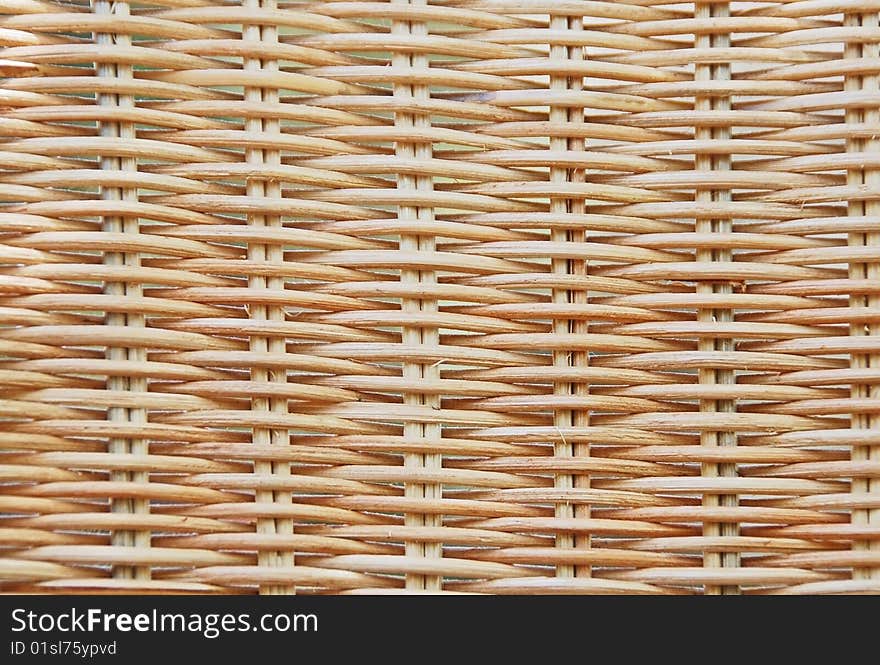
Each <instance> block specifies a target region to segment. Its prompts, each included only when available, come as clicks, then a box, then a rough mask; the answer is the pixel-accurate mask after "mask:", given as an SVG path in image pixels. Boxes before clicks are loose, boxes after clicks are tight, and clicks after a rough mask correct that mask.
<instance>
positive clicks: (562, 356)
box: [550, 15, 583, 577]
mask: <svg viewBox="0 0 880 665" xmlns="http://www.w3.org/2000/svg"><path fill="white" fill-rule="evenodd" d="M579 26H580V22H577V23H573V22H572V21H571V20H570V19H569V17H567V16H557V15H551V17H550V29H551V30H554V31H558V30H570V29H574V28H577V27H579ZM574 50H580V49H579V48H578V47H569V46H567V45H565V44H551V45H550V59H551V60H556V61H563V62H567V61H568V60H569V59H570V58H571V56H572V51H574ZM569 89H571V87H570V79H569V76H568V74H567V73H564V74H554V75H552V76H551V77H550V90H551V91H554V92H555V91H563V90H569ZM574 114H575V111H574V109H571V110H570V109H569V108H568V107H567V106H565V105H562V106H558V105H555V106H551V108H550V122H551V123H552V124H566V123H568V122H570V121H574V119H575V118H574ZM569 147H570V144H569V139H568V138H567V137H565V136H554V137H552V138H551V139H550V150H551V151H552V152H557V151H566V150H568V149H569ZM571 179H572V173H571V171H570V170H569V169H568V168H567V167H564V166H551V167H550V181H551V182H553V183H567V182H571ZM550 212H551V213H553V214H554V215H559V216H560V217H565V216H566V215H567V214H569V213H570V212H572V201H571V200H570V199H567V198H564V197H553V198H552V199H551V201H550ZM573 239H574V238H573V236H572V232H571V231H569V230H566V229H563V228H558V227H554V228H553V229H552V230H551V231H550V240H551V242H554V243H564V242H570V241H572V240H573ZM574 263H575V262H574V261H570V260H569V259H564V258H554V259H552V260H551V269H552V271H553V273H554V274H560V275H568V274H571V273H572V269H573V267H574V266H573V264H574ZM575 293H578V292H576V291H571V290H569V289H553V296H552V297H553V302H554V303H555V304H560V305H567V304H569V303H571V302H573V301H574V297H575V296H574V294H575ZM575 325H576V324H575V322H574V321H573V320H570V319H564V318H559V317H556V318H554V320H553V334H554V335H568V334H570V333H572V332H574V329H575V328H574V327H575ZM576 355H577V356H580V355H583V354H581V353H578V354H575V353H574V352H572V353H569V352H567V351H565V350H557V351H553V366H554V367H557V368H565V367H570V366H572V365H574V364H575V363H576V362H577V360H578V358H576V357H575V356H576ZM576 391H577V389H576V387H575V385H574V384H573V383H571V382H570V381H556V382H554V384H553V393H554V395H559V396H565V397H568V396H571V395H572V394H575V393H576ZM553 422H554V425H555V426H556V428H557V429H558V430H559V432H560V435H559V438H558V440H557V441H556V443H555V444H554V450H553V454H554V456H556V457H571V456H572V454H573V453H574V450H573V447H572V444H571V443H569V442H568V441H566V440H565V436H564V435H563V434H562V432H563V431H564V430H565V429H568V428H570V427H571V426H572V425H573V424H574V422H575V412H574V411H573V410H572V409H570V408H562V409H559V408H557V409H556V412H555V414H554V417H553ZM554 480H555V486H556V488H557V489H562V490H569V489H572V488H573V487H574V483H575V481H574V476H573V475H572V474H570V473H565V474H556V477H555V479H554ZM555 515H556V518H557V519H570V518H572V517H574V515H575V510H574V507H573V505H572V504H571V503H568V502H559V503H557V504H556V509H555ZM574 545H575V539H574V537H573V536H572V535H571V534H569V533H557V534H556V547H558V548H561V549H571V548H572V547H574ZM574 575H575V568H574V566H572V565H571V564H560V565H557V566H556V576H557V577H574Z"/></svg>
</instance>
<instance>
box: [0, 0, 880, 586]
mask: <svg viewBox="0 0 880 665" xmlns="http://www.w3.org/2000/svg"><path fill="white" fill-rule="evenodd" d="M878 9H880V4H878V3H877V2H876V1H874V0H795V1H782V2H776V1H769V2H726V1H717V2H716V1H712V2H700V3H697V4H685V3H671V2H667V1H666V0H624V1H622V2H619V1H615V2H610V1H608V2H604V1H574V0H509V1H508V0H430V1H426V0H392V1H391V2H336V1H328V2H320V1H314V2H282V1H277V2H276V0H242V1H241V2H238V1H234V0H230V1H223V0H216V1H214V0H150V1H149V2H128V3H127V2H109V1H107V0H94V1H93V2H92V3H91V4H90V3H89V2H87V1H85V0H70V1H68V2H54V1H50V0H0V75H2V76H3V77H4V78H3V80H2V84H0V514H2V518H0V590H2V591H10V592H28V593H30V592H45V593H77V592H85V593H96V592H98V593H103V592H108V593H118V592H134V593H148V592H155V593H215V592H220V593H257V592H259V593H293V592H296V593H419V592H422V593H425V592H428V593H433V592H453V593H460V592H477V593H492V594H495V593H506V594H509V593H626V594H629V593H639V594H641V593H647V594H670V593H671V594H681V593H685V594H694V593H696V594H703V593H707V594H717V593H757V594H762V593H773V594H775V593H786V594H788V593H794V594H805V593H857V592H873V593H878V592H880V86H878V82H880V53H878V44H880V27H878Z"/></svg>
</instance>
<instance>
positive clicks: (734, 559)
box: [694, 3, 739, 594]
mask: <svg viewBox="0 0 880 665" xmlns="http://www.w3.org/2000/svg"><path fill="white" fill-rule="evenodd" d="M729 15H730V7H729V5H728V4H727V3H723V4H722V3H711V4H709V3H700V4H697V5H696V7H695V16H696V18H697V19H707V18H716V17H717V18H721V17H726V16H729ZM729 45H730V36H729V34H722V33H714V34H712V35H707V34H700V35H697V37H696V46H697V48H712V47H715V48H727V47H729ZM695 76H696V80H697V81H719V80H728V79H730V65H729V64H727V63H721V64H697V65H696V70H695ZM695 108H696V110H697V111H706V110H712V109H714V110H721V111H726V110H729V109H730V99H729V98H726V97H712V96H698V97H697V99H696V100H695ZM730 136H731V131H730V128H729V127H714V128H709V127H697V128H696V129H695V136H694V138H695V139H696V140H698V141H699V140H706V139H719V140H724V139H729V138H730ZM695 162H696V169H697V170H698V171H726V170H729V169H730V158H729V156H727V155H712V154H706V153H701V154H698V155H697V156H696V158H695ZM696 200H697V202H699V203H704V204H710V203H711V202H723V201H729V200H730V191H729V190H717V189H706V190H699V191H697V193H696ZM731 228H732V224H731V220H730V219H717V220H711V219H705V218H698V219H697V221H696V231H697V233H730V232H731ZM696 259H697V261H700V262H713V261H722V262H729V261H731V259H732V256H731V252H730V250H727V249H698V250H697V252H696ZM731 292H732V287H731V285H730V284H711V283H707V282H700V283H698V284H697V293H723V294H729V293H731ZM732 319H733V313H732V312H731V310H729V309H707V308H702V309H700V310H699V312H698V320H699V321H700V322H706V323H711V322H718V323H723V322H729V321H731V320H732ZM734 348H735V347H734V343H733V340H731V339H729V338H718V339H713V338H711V337H700V341H699V349H700V351H706V352H709V351H732V350H734ZM699 381H700V384H705V385H713V384H732V383H735V382H736V376H735V374H734V372H733V371H732V370H719V369H711V368H705V369H700V370H699ZM735 410H736V402H735V400H732V399H724V400H713V399H701V400H700V411H701V412H704V413H731V412H733V411H735ZM700 444H701V445H703V446H707V447H716V446H736V434H735V433H734V432H724V431H705V432H703V433H701V435H700ZM736 473H737V471H736V464H715V463H711V464H703V465H702V475H703V476H706V477H710V478H714V477H732V476H736ZM736 504H737V497H736V496H735V495H730V494H724V495H721V496H719V495H714V494H707V495H704V497H703V505H704V506H705V507H707V508H709V507H718V506H724V507H732V506H735V505H736ZM738 533H739V528H738V526H737V524H735V523H729V522H725V523H721V524H719V523H714V522H707V523H705V524H704V525H703V535H704V536H705V537H709V538H711V537H717V536H736V535H737V534H738ZM703 566H704V567H706V568H737V567H738V566H739V555H738V554H737V553H736V552H723V553H721V552H704V555H703ZM705 592H706V593H707V594H735V593H739V587H738V586H736V585H712V584H707V585H706V587H705Z"/></svg>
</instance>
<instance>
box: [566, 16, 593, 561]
mask: <svg viewBox="0 0 880 665" xmlns="http://www.w3.org/2000/svg"><path fill="white" fill-rule="evenodd" d="M583 23H584V21H583V18H581V17H580V16H572V17H570V18H569V28H570V29H571V30H573V31H575V32H579V31H581V30H583ZM568 57H569V60H573V61H575V62H579V61H583V59H584V49H583V47H582V46H572V47H570V49H569V53H568ZM568 87H569V89H570V90H582V89H583V87H584V83H583V76H575V77H572V78H570V79H569V84H568ZM568 120H569V122H570V123H572V124H573V125H580V124H583V122H584V109H583V108H582V107H573V108H570V109H569V111H568ZM585 148H586V145H585V140H584V139H583V138H570V139H569V140H568V149H569V150H570V151H572V152H583V151H584V150H585ZM570 178H571V181H572V182H585V180H586V174H585V173H584V170H583V169H572V171H571V176H570ZM569 209H570V211H571V212H572V214H574V215H583V214H584V212H585V211H586V205H585V202H584V199H575V200H572V201H571V202H570V203H569ZM568 236H569V238H570V239H571V240H572V241H573V242H584V241H586V239H587V234H586V232H585V231H584V230H583V229H574V230H571V231H569V232H568ZM569 265H570V267H571V271H572V272H573V273H574V274H576V275H581V276H586V274H587V272H588V268H587V262H586V261H584V260H571V261H569ZM571 301H572V303H574V304H577V305H581V306H584V307H586V306H587V304H588V302H589V300H588V293H587V292H586V291H584V290H581V289H578V290H577V291H574V292H573V293H572V295H571ZM571 329H572V331H573V332H575V333H578V334H584V333H587V332H589V322H588V321H587V320H586V319H583V318H578V319H576V320H575V321H573V322H572V324H571ZM572 364H573V365H574V366H575V367H586V366H588V365H589V364H590V354H589V352H588V351H575V352H574V353H573V354H572ZM573 392H574V394H575V395H577V396H585V395H587V394H589V392H590V386H589V384H588V383H581V382H578V383H575V384H574V388H573ZM572 425H574V427H576V428H582V427H589V425H590V412H589V411H588V410H587V409H577V410H575V411H574V413H573V415H572ZM573 448H574V450H573V452H574V456H575V457H589V456H590V444H589V443H584V442H578V443H575V444H574V446H573ZM574 486H575V488H578V489H588V488H589V487H590V477H589V476H588V475H586V474H578V475H576V476H575V477H574ZM591 512H592V511H591V510H590V506H589V504H586V503H578V504H576V505H575V507H574V516H575V517H576V518H578V519H589V518H590V516H591ZM574 545H575V547H576V548H578V549H589V548H590V547H591V546H592V538H591V536H590V534H588V533H585V534H578V535H576V536H575V541H574ZM574 574H575V577H590V576H591V575H592V568H591V567H590V566H588V565H580V566H575V569H574Z"/></svg>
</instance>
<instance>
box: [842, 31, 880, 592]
mask: <svg viewBox="0 0 880 665" xmlns="http://www.w3.org/2000/svg"><path fill="white" fill-rule="evenodd" d="M845 24H846V25H847V26H853V27H854V26H862V27H865V28H872V29H874V30H876V29H877V25H878V15H877V14H876V13H874V14H864V15H861V16H858V15H847V16H846V19H845ZM878 50H880V49H878V44H877V43H876V42H866V43H864V44H859V43H848V44H847V45H846V51H845V54H844V55H845V57H847V58H872V59H876V58H877V57H878ZM845 90H846V91H848V92H849V91H862V92H872V93H874V94H876V93H877V91H878V77H877V75H876V74H874V75H862V76H856V75H854V76H849V77H847V79H846V82H845ZM846 122H847V123H848V124H857V123H864V124H865V125H866V126H874V127H876V126H880V110H878V109H877V108H876V107H871V108H866V109H864V110H862V109H847V111H846ZM846 149H847V152H856V153H859V152H865V153H868V152H878V151H880V140H878V139H877V138H875V137H874V136H871V138H867V139H859V138H852V139H849V140H848V141H847V146H846ZM847 184H848V185H850V186H863V185H864V186H866V187H867V188H869V189H871V188H873V189H877V188H878V187H880V172H878V171H877V170H876V169H867V170H865V169H852V170H850V171H849V172H848V174H847ZM848 214H849V215H850V216H854V217H861V216H870V217H874V216H877V215H880V201H877V200H875V199H874V200H872V199H867V200H865V201H850V202H849V207H848ZM848 244H849V245H850V246H851V247H876V246H878V245H880V232H869V233H851V234H850V235H849V243H848ZM849 278H850V279H854V280H867V281H868V283H872V282H873V283H875V284H880V264H878V263H876V262H874V263H853V264H850V268H849ZM850 306H851V307H857V308H860V307H869V308H874V309H877V308H880V295H878V293H877V291H876V290H873V291H871V292H870V293H868V294H864V295H863V294H862V293H855V294H852V295H851V296H850ZM850 334H851V335H852V336H854V337H864V336H866V335H880V324H878V322H876V321H873V322H871V323H869V324H865V323H862V322H859V321H855V322H853V323H852V324H850ZM851 363H852V367H853V368H858V369H868V368H872V369H874V368H878V367H880V355H878V354H858V355H853V357H852V361H851ZM852 397H853V399H865V398H872V397H873V398H875V399H876V398H878V397H880V386H878V385H877V384H874V385H864V384H855V385H853V386H852ZM852 426H853V427H854V428H855V429H877V428H878V427H880V417H878V416H877V415H876V414H859V413H854V414H853V415H852ZM852 460H853V461H854V462H869V461H872V462H877V461H880V447H878V446H870V445H864V446H853V450H852ZM878 492H880V479H878V478H876V477H875V478H862V477H859V478H853V480H852V493H853V494H855V495H860V494H876V493H878ZM869 503H870V505H875V504H876V502H873V503H872V502H869ZM852 522H853V524H854V525H855V526H858V527H870V526H876V525H878V524H880V508H876V507H869V508H859V509H854V510H853V513H852ZM853 549H855V550H856V551H863V552H867V551H876V550H880V542H878V541H877V540H856V541H855V542H854V543H853ZM853 578H854V580H857V581H868V582H876V581H877V580H880V566H866V567H857V568H855V569H854V570H853ZM875 590H876V589H875Z"/></svg>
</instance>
